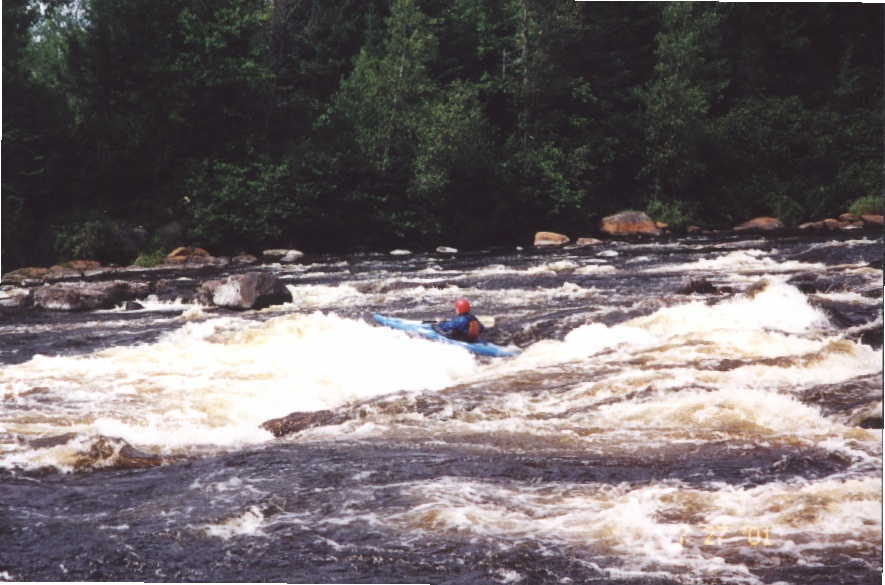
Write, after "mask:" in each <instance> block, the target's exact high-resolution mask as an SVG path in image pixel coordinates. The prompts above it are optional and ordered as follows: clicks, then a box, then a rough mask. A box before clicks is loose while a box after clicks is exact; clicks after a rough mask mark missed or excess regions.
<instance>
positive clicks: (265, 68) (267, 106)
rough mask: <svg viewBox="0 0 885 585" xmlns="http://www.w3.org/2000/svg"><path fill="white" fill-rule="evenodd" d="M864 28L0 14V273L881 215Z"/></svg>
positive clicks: (664, 20) (640, 6) (878, 58)
mask: <svg viewBox="0 0 885 585" xmlns="http://www.w3.org/2000/svg"><path fill="white" fill-rule="evenodd" d="M883 14H885V9H883V7H882V6H881V5H863V4H820V3H817V4H796V3H784V4H757V3H750V4H720V3H678V2H673V3H642V2H624V3H620V2H617V3H615V2H605V3H596V2H572V1H566V0H556V1H550V0H445V1H442V0H361V1H355V0H339V1H337V2H328V1H320V0H214V1H212V2H208V1H206V0H163V1H157V0H44V1H41V2H38V1H29V0H4V2H3V142H2V162H3V170H4V171H5V172H4V173H3V175H2V264H3V269H4V270H9V269H12V268H15V267H18V266H22V265H29V264H43V265H47V264H49V263H52V262H55V261H57V260H63V259H69V258H74V257H89V258H93V259H99V260H103V261H105V262H117V263H131V262H132V261H133V259H134V258H135V257H136V256H138V255H142V256H143V257H150V256H151V255H152V254H154V255H156V254H162V253H163V252H164V251H168V249H169V248H170V247H172V246H175V245H178V244H184V243H187V244H195V245H202V246H204V247H206V248H207V249H210V250H211V251H212V252H213V253H215V254H222V253H236V252H238V251H240V250H247V251H252V252H254V251H256V250H259V249H261V248H262V247H272V246H294V247H299V248H301V249H304V250H307V251H344V250H356V249H376V248H379V247H382V246H392V245H400V244H404V243H405V244H408V245H411V246H414V247H416V248H421V247H422V246H424V247H430V246H436V245H440V244H447V245H456V246H460V247H465V248H471V247H479V246H488V245H493V244H507V245H511V244H513V243H514V242H525V241H530V240H529V238H530V234H531V233H532V232H533V231H534V230H539V229H554V230H556V231H564V232H571V233H580V232H590V231H592V229H593V226H594V225H596V224H597V223H598V220H599V218H601V217H602V216H604V215H607V214H609V213H611V212H614V211H620V210H623V209H626V208H633V209H642V210H646V211H647V212H648V213H649V214H650V215H652V217H654V218H655V219H659V220H661V221H666V222H669V223H670V224H671V225H674V226H677V227H678V226H684V225H686V224H688V223H695V224H698V225H702V226H703V225H706V226H714V227H715V226H732V225H734V224H735V223H736V222H739V221H743V220H745V219H748V218H750V217H753V216H758V215H773V216H776V217H779V218H780V219H782V220H783V221H784V222H786V223H787V224H793V225H795V224H796V223H797V222H800V221H805V220H808V219H820V218H823V217H826V216H828V215H833V214H838V213H840V212H843V211H845V210H847V209H848V208H849V206H850V205H851V204H852V203H854V204H855V206H858V205H860V206H863V205H866V206H868V207H871V208H875V207H881V205H882V189H883V105H885V102H883V53H885V42H883V24H885V21H883Z"/></svg>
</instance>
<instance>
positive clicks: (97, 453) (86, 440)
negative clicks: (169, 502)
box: [28, 433, 180, 471]
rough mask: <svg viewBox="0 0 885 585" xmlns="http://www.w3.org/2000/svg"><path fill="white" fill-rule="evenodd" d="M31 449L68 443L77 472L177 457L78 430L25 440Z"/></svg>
mask: <svg viewBox="0 0 885 585" xmlns="http://www.w3.org/2000/svg"><path fill="white" fill-rule="evenodd" d="M28 445H29V446H30V447H31V448H33V449H54V448H58V447H63V446H65V445H69V446H70V448H71V449H73V450H75V454H74V457H73V467H74V469H75V470H76V471H89V470H93V469H145V468H148V467H157V466H159V465H163V464H165V463H171V462H173V461H176V460H179V459H180V458H179V457H163V456H160V455H154V454H151V453H145V452H144V451H140V450H139V449H136V448H135V447H133V446H132V445H131V444H129V443H128V442H127V441H125V440H123V439H120V438H117V437H106V436H103V435H98V436H94V437H83V436H81V435H78V434H77V433H65V434H63V435H54V436H51V437H41V438H39V439H34V440H32V441H28Z"/></svg>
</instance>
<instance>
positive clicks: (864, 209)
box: [848, 195, 885, 215]
mask: <svg viewBox="0 0 885 585" xmlns="http://www.w3.org/2000/svg"><path fill="white" fill-rule="evenodd" d="M848 212H849V213H853V214H854V215H867V214H875V215H882V214H883V213H885V196H883V195H866V196H865V197H861V198H859V199H855V200H854V201H853V202H852V203H851V205H850V206H849V207H848Z"/></svg>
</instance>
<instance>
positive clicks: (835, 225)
mask: <svg viewBox="0 0 885 585" xmlns="http://www.w3.org/2000/svg"><path fill="white" fill-rule="evenodd" d="M847 225H848V224H847V223H846V222H844V221H839V220H838V219H832V218H828V219H824V220H821V221H811V222H807V223H803V224H800V225H799V229H800V230H803V231H809V230H810V231H836V230H840V229H843V228H845V227H846V226H847ZM735 229H737V228H735Z"/></svg>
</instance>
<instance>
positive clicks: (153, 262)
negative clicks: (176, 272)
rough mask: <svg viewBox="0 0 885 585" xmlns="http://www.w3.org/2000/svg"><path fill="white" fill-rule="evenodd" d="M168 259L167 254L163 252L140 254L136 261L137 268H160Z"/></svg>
mask: <svg viewBox="0 0 885 585" xmlns="http://www.w3.org/2000/svg"><path fill="white" fill-rule="evenodd" d="M165 259H166V252H165V251H163V250H154V251H153V252H148V253H146V254H145V253H143V254H139V255H138V258H136V259H135V262H133V264H135V265H136V266H141V267H143V268H153V267H154V266H158V265H160V264H162V263H163V261H164V260H165Z"/></svg>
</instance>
